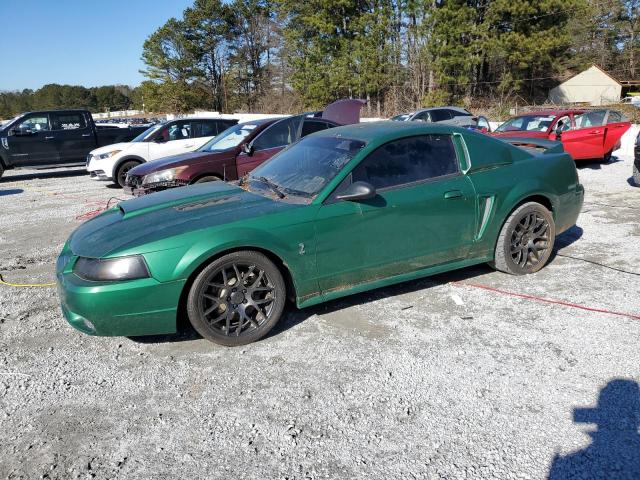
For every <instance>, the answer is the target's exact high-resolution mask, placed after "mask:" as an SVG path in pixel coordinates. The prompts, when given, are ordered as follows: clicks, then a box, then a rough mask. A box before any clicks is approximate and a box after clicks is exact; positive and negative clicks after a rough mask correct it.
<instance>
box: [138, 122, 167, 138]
mask: <svg viewBox="0 0 640 480" xmlns="http://www.w3.org/2000/svg"><path fill="white" fill-rule="evenodd" d="M163 126H164V123H160V124H158V125H154V126H153V127H149V128H147V129H146V130H145V131H144V132H142V133H141V134H140V135H138V136H137V137H136V138H134V139H133V140H131V141H132V142H144V141H145V140H147V139H148V138H149V137H151V135H153V134H154V133H156V132H157V131H158V130H160V129H161V128H162V127H163Z"/></svg>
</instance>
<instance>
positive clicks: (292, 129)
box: [124, 99, 366, 195]
mask: <svg viewBox="0 0 640 480" xmlns="http://www.w3.org/2000/svg"><path fill="white" fill-rule="evenodd" d="M364 104H366V102H365V101H363V100H351V99H346V100H339V101H337V102H334V103H332V104H331V105H329V106H327V108H325V110H324V111H323V112H316V113H305V114H301V115H295V116H292V117H284V118H275V119H273V118H270V119H265V120H258V121H255V122H245V123H239V124H238V125H235V126H233V127H230V128H228V129H227V130H225V131H224V132H222V133H221V134H220V135H218V136H217V137H215V138H213V139H211V140H210V141H209V142H208V143H206V144H205V145H204V146H203V147H201V148H200V149H199V150H197V151H195V152H192V153H186V154H182V155H176V156H171V157H165V158H160V159H158V160H154V161H151V162H147V163H143V164H142V165H138V166H137V167H135V168H133V169H131V170H129V172H128V174H127V178H126V181H125V187H124V191H125V192H126V193H129V194H132V195H144V194H146V193H152V192H157V191H160V190H166V189H168V188H173V187H181V186H184V185H190V184H194V183H202V182H211V181H216V180H237V179H238V178H241V177H243V176H244V175H246V174H247V173H249V172H250V171H251V170H253V169H254V168H256V167H257V166H258V165H260V164H261V163H262V162H264V161H265V160H267V159H269V158H271V157H272V156H273V155H275V154H276V153H278V152H279V151H280V150H282V149H283V148H285V147H286V146H287V145H290V144H292V143H294V142H296V141H298V140H299V139H300V138H302V137H304V136H306V135H309V134H311V133H313V132H318V131H320V130H325V129H327V128H333V127H337V126H340V125H348V124H352V123H358V122H359V121H360V108H361V107H362V106H363V105H364Z"/></svg>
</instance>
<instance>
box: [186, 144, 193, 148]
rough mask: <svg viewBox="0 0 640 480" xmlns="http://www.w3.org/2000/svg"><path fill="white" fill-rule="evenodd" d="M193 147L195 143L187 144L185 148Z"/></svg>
mask: <svg viewBox="0 0 640 480" xmlns="http://www.w3.org/2000/svg"><path fill="white" fill-rule="evenodd" d="M191 147H193V143H192V144H191V145H185V146H184V148H191Z"/></svg>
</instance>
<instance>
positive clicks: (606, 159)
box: [602, 149, 613, 163]
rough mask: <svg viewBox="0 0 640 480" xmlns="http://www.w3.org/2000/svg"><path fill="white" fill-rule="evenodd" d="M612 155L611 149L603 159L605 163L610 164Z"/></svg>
mask: <svg viewBox="0 0 640 480" xmlns="http://www.w3.org/2000/svg"><path fill="white" fill-rule="evenodd" d="M612 155H613V149H611V150H609V151H608V152H607V153H605V154H604V157H603V158H602V161H603V163H609V162H610V161H611V156H612Z"/></svg>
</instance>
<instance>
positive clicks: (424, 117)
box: [413, 112, 431, 122]
mask: <svg viewBox="0 0 640 480" xmlns="http://www.w3.org/2000/svg"><path fill="white" fill-rule="evenodd" d="M413 120H414V121H415V120H418V121H419V122H431V115H429V112H420V113H419V114H417V115H416V116H415V117H413Z"/></svg>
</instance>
